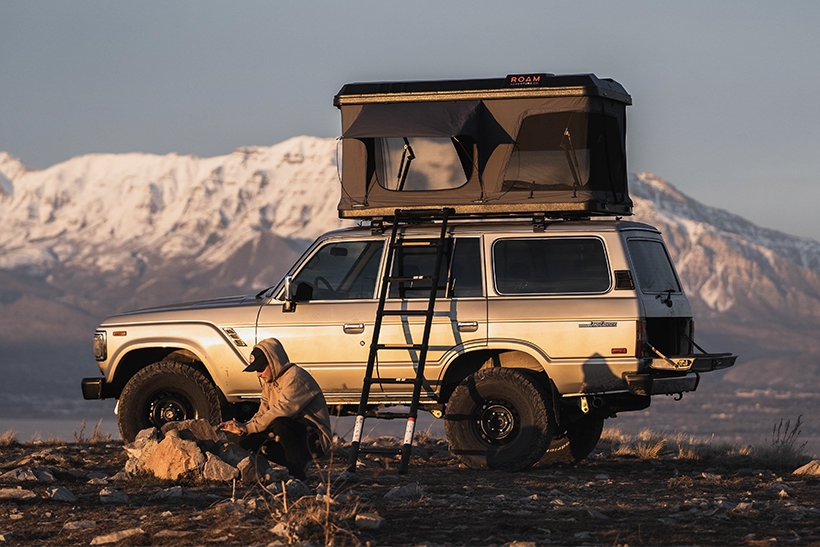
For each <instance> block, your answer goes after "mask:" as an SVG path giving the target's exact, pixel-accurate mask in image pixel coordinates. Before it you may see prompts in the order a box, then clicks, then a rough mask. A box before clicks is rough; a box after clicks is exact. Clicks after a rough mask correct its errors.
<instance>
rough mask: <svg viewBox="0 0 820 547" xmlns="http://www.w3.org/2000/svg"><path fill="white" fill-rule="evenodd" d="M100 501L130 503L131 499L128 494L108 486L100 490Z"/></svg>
mask: <svg viewBox="0 0 820 547" xmlns="http://www.w3.org/2000/svg"><path fill="white" fill-rule="evenodd" d="M100 501H101V502H103V503H128V501H129V500H128V494H125V493H124V492H120V491H119V490H116V489H114V488H109V487H106V488H103V489H102V490H100Z"/></svg>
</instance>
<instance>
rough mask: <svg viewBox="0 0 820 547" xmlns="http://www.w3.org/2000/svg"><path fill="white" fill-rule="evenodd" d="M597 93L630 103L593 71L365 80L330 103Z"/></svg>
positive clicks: (348, 87)
mask: <svg viewBox="0 0 820 547" xmlns="http://www.w3.org/2000/svg"><path fill="white" fill-rule="evenodd" d="M573 96H587V97H588V96H597V97H606V98H609V99H613V100H616V101H620V102H622V103H625V104H627V105H630V104H632V97H630V96H629V93H627V92H626V90H625V89H624V88H623V86H622V85H621V84H619V83H618V82H616V81H615V80H611V79H608V78H603V79H602V78H598V77H597V76H595V75H594V74H571V75H558V76H557V75H554V74H510V75H508V76H507V77H505V78H484V79H475V80H430V81H411V82H367V83H351V84H345V85H344V86H342V89H341V90H339V93H337V94H336V96H335V97H334V98H333V104H334V106H337V107H341V106H344V105H357V104H370V103H397V102H424V101H450V100H462V101H463V100H480V99H502V98H518V97H520V98H525V97H573Z"/></svg>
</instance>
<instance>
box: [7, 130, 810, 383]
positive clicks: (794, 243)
mask: <svg viewBox="0 0 820 547" xmlns="http://www.w3.org/2000/svg"><path fill="white" fill-rule="evenodd" d="M629 184H630V192H631V194H632V196H633V199H634V201H635V218H636V219H637V220H642V221H645V222H648V223H650V224H652V225H655V226H657V227H658V228H660V229H661V231H662V232H663V233H664V237H665V239H666V241H667V244H668V245H669V248H670V252H671V253H672V254H673V258H674V259H675V262H676V265H677V267H678V270H679V273H680V275H681V277H682V279H683V282H684V285H685V287H686V291H687V294H688V295H689V297H690V299H691V300H692V302H693V306H694V309H695V311H696V316H697V327H698V338H699V339H700V340H705V341H707V342H708V345H709V347H708V348H707V349H709V350H710V351H735V352H737V353H739V354H740V355H741V356H742V357H744V356H746V358H747V361H748V362H751V363H754V362H758V363H764V364H761V365H760V366H762V367H764V369H765V367H773V366H781V365H782V364H783V363H785V362H792V361H796V360H799V361H800V362H801V363H803V365H805V366H807V367H809V369H810V370H809V369H806V370H809V372H810V373H811V374H812V375H815V376H817V379H818V380H820V367H818V366H817V363H818V361H820V360H819V359H817V358H816V356H817V355H820V342H815V341H814V335H813V333H814V332H816V330H817V328H818V327H820V243H818V242H816V241H812V240H808V239H803V238H798V237H794V236H790V235H787V234H784V233H780V232H777V231H774V230H768V229H764V228H761V227H758V226H756V225H754V224H752V223H750V222H748V221H746V220H744V219H743V218H741V217H739V216H737V215H733V214H731V213H729V212H727V211H723V210H720V209H716V208H712V207H708V206H706V205H703V204H701V203H698V202H697V201H695V200H693V199H691V198H689V197H687V196H685V195H683V194H682V193H680V192H679V191H678V190H676V189H675V188H674V187H673V186H672V185H671V184H669V183H668V182H666V181H664V180H663V179H661V178H659V177H657V176H654V175H652V174H649V173H642V174H639V175H633V176H631V177H630V181H629ZM339 191H340V189H339V183H338V178H337V169H336V142H335V140H333V139H319V138H313V137H297V138H293V139H290V140H288V141H285V142H282V143H279V144H277V145H274V146H270V147H248V148H242V149H239V150H236V151H234V152H233V153H231V154H228V155H226V156H218V157H213V158H198V157H195V156H179V155H176V154H168V155H164V156H159V155H151V154H138V153H133V154H92V155H86V156H80V157H76V158H72V159H70V160H68V161H66V162H63V163H60V164H58V165H54V166H52V167H49V168H48V169H44V170H32V169H28V168H27V167H26V166H25V165H24V164H23V163H22V162H21V161H20V160H17V159H16V158H14V157H12V156H10V155H9V154H6V153H2V152H0V221H2V226H3V230H2V231H0V310H1V311H2V315H0V354H3V353H5V355H6V356H9V355H12V356H17V357H15V358H17V359H22V357H20V356H23V355H25V353H26V352H27V351H29V348H30V347H31V346H30V344H32V343H35V344H37V345H38V347H46V348H51V347H58V346H59V347H60V348H61V351H62V352H63V353H62V355H63V358H62V361H61V363H63V364H64V363H65V356H66V355H70V354H71V352H70V351H68V349H67V348H75V349H76V348H82V349H76V352H75V355H80V354H82V357H76V362H77V365H76V366H77V367H78V369H79V367H81V366H82V367H85V368H82V370H83V371H84V373H85V375H89V374H93V368H92V370H88V365H89V363H90V361H86V362H83V359H86V358H87V355H88V353H89V347H88V346H89V339H90V333H91V331H92V330H93V328H94V326H95V325H96V324H97V323H98V322H99V320H101V319H102V318H103V317H104V316H105V315H108V314H111V313H114V312H119V311H123V310H126V309H131V308H136V307H144V306H150V305H154V304H160V303H169V302H172V301H181V300H189V299H191V298H199V297H207V296H221V295H226V294H232V293H237V292H250V291H253V290H256V289H260V288H264V287H265V286H269V285H272V284H274V283H276V282H277V281H278V280H279V279H280V277H281V275H282V274H283V273H284V272H285V270H286V269H287V268H288V267H289V266H290V265H291V264H292V263H293V261H294V260H295V259H296V258H297V257H298V255H299V254H300V253H301V252H302V251H303V250H304V248H305V247H306V246H307V244H308V243H309V241H310V240H312V239H313V238H315V237H316V236H318V235H319V234H321V233H322V232H325V231H327V230H329V229H333V228H337V227H340V226H343V225H344V223H343V222H342V221H340V220H339V219H338V216H337V211H336V206H337V203H338V201H339ZM44 344H45V345H44ZM49 344H50V345H49ZM4 348H5V349H4ZM0 359H2V357H0ZM755 360H757V361H755ZM55 362H56V358H55ZM772 363H780V365H775V364H772ZM0 365H2V363H0ZM812 367H813V368H812ZM738 370H741V367H739V366H738V367H735V368H734V369H733V370H731V371H730V372H729V376H728V378H730V379H731V378H733V375H734V377H736V379H737V380H738V381H743V380H744V378H742V377H741V376H743V375H738V374H737V371H738ZM747 370H748V369H747ZM761 370H762V369H761ZM80 376H81V374H77V375H75V376H74V377H73V378H72V381H75V380H76V378H78V377H80ZM781 376H782V375H781Z"/></svg>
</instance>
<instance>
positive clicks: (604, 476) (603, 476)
mask: <svg viewBox="0 0 820 547" xmlns="http://www.w3.org/2000/svg"><path fill="white" fill-rule="evenodd" d="M595 480H598V481H608V480H609V475H607V474H606V473H599V474H597V475H595Z"/></svg>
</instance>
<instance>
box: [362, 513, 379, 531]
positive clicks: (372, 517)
mask: <svg viewBox="0 0 820 547" xmlns="http://www.w3.org/2000/svg"><path fill="white" fill-rule="evenodd" d="M382 522H384V519H383V518H382V517H380V516H379V515H377V514H375V513H359V514H358V515H356V520H355V524H356V528H360V529H362V530H377V529H378V528H379V526H381V525H382Z"/></svg>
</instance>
